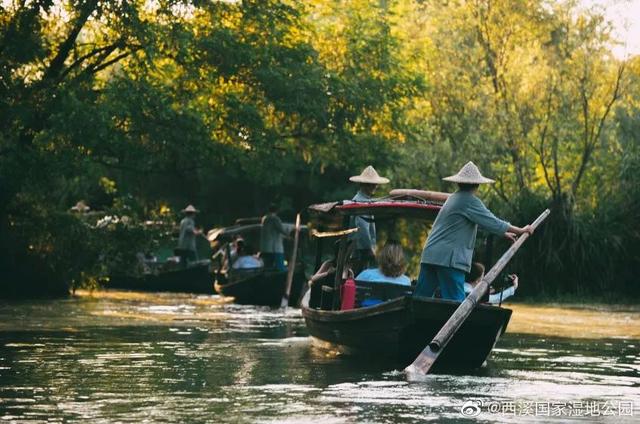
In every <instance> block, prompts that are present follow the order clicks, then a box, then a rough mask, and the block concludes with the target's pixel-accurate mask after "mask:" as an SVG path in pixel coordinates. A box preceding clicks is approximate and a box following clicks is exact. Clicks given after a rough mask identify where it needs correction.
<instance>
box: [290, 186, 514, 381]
mask: <svg viewBox="0 0 640 424" xmlns="http://www.w3.org/2000/svg"><path fill="white" fill-rule="evenodd" d="M441 206H442V200H441V199H437V200H433V199H425V198H424V197H422V196H413V195H409V196H407V195H406V193H403V195H402V196H395V197H392V198H384V199H379V200H373V201H368V202H352V201H344V202H335V203H325V204H320V205H312V206H310V208H309V209H310V210H311V212H312V213H315V214H317V216H318V218H319V220H320V221H321V222H323V223H324V224H325V225H328V226H329V227H330V228H329V229H330V230H333V232H331V233H329V232H326V233H324V234H326V235H327V236H337V237H338V238H340V239H342V240H343V242H341V244H340V245H341V247H340V250H342V249H347V251H348V246H349V243H350V242H348V241H347V234H348V232H349V231H348V229H347V230H343V231H335V225H342V223H344V222H347V218H348V217H349V216H354V215H374V216H375V218H376V219H380V220H394V219H396V218H407V217H411V218H414V219H420V220H423V221H433V220H434V219H435V217H436V215H437V213H438V211H439V210H440V208H441ZM331 226H333V228H331ZM316 234H317V235H318V236H319V237H322V234H323V233H316ZM319 240H321V238H319ZM336 262H337V261H336ZM318 265H319V264H316V267H318ZM336 268H338V271H337V272H339V273H340V274H339V275H342V270H341V269H340V265H339V264H338V266H337V267H336ZM334 276H335V275H334ZM334 282H335V279H334V277H331V278H330V279H329V281H325V282H322V281H320V282H319V283H320V284H321V285H322V286H323V287H322V290H320V289H319V288H318V287H317V286H316V287H314V288H313V289H312V290H310V291H308V292H307V293H306V294H305V296H304V298H303V300H302V304H301V308H302V315H303V317H304V319H305V322H306V325H307V328H308V331H309V334H310V335H311V336H312V338H313V342H314V343H315V344H316V345H318V346H320V347H324V348H330V349H332V350H336V351H338V352H342V353H345V354H352V355H363V356H366V357H369V358H377V357H380V358H388V359H391V360H392V361H390V363H389V366H390V368H396V367H399V368H400V369H402V368H404V367H405V366H407V365H409V364H410V363H411V362H412V361H413V360H414V359H415V358H416V356H417V355H418V354H419V353H420V352H421V351H422V349H424V348H425V346H427V344H428V343H429V342H430V341H431V340H432V338H433V336H434V335H435V334H436V333H437V332H438V331H439V330H440V328H442V326H443V325H444V324H445V322H446V321H447V320H448V318H449V317H450V316H451V314H453V312H454V311H455V310H456V308H457V307H458V306H459V305H460V303H459V302H454V301H450V300H442V299H435V298H423V297H412V295H411V294H412V292H413V287H408V286H400V285H395V284H387V283H364V282H358V281H356V298H357V299H358V300H359V301H362V300H363V299H366V298H371V297H373V298H375V299H379V300H380V301H381V303H378V304H375V305H373V306H366V307H357V308H356V309H351V310H336V309H338V307H339V306H338V305H339V303H340V302H338V301H336V300H335V299H333V296H334V293H336V296H339V289H340V287H335V285H334V284H335V283H334ZM343 282H344V281H342V280H339V281H338V284H339V285H341V284H342V283H343ZM323 296H325V297H328V299H321V297H323ZM510 317H511V310H509V309H506V308H502V307H498V306H491V305H488V304H481V305H478V306H477V307H476V308H475V310H474V311H473V312H472V313H471V315H470V316H469V318H468V319H467V320H466V321H465V322H464V324H463V325H462V327H461V328H460V330H459V331H458V332H457V333H456V335H455V336H454V338H453V339H452V340H451V342H450V343H449V344H448V345H447V346H446V347H445V349H444V351H443V352H442V354H441V355H440V357H439V358H438V360H437V362H436V365H435V366H436V368H437V369H456V370H463V369H473V368H478V367H480V366H482V364H483V363H484V362H485V360H486V359H487V357H488V356H489V354H490V353H491V350H492V349H493V346H494V345H495V343H496V342H497V340H498V339H499V337H500V336H501V335H502V334H503V333H504V332H505V330H506V328H507V325H508V323H509V319H510Z"/></svg>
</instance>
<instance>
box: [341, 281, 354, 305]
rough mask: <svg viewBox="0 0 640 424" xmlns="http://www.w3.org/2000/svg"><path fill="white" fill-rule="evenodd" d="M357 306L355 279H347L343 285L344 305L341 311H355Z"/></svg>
mask: <svg viewBox="0 0 640 424" xmlns="http://www.w3.org/2000/svg"><path fill="white" fill-rule="evenodd" d="M355 306H356V282H355V281H354V280H353V278H347V281H345V282H344V284H343V285H342V305H341V306H340V310H342V311H345V310H347V309H353V308H355Z"/></svg>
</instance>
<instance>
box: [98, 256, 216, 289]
mask: <svg viewBox="0 0 640 424" xmlns="http://www.w3.org/2000/svg"><path fill="white" fill-rule="evenodd" d="M162 265H164V264H159V265H158V266H155V267H153V269H152V270H150V271H148V272H144V273H141V274H140V275H112V276H111V277H109V281H108V282H107V283H106V284H105V287H107V288H113V289H124V290H138V291H149V292H176V293H198V294H214V288H213V275H212V274H211V272H210V269H209V266H210V261H209V260H208V259H206V260H202V261H197V262H194V263H192V264H189V265H188V266H187V267H186V268H182V267H180V266H179V265H177V264H171V265H175V266H173V267H171V266H167V267H166V268H165V269H162V268H163V267H162Z"/></svg>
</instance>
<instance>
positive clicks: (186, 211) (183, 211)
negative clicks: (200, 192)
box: [181, 208, 200, 213]
mask: <svg viewBox="0 0 640 424" xmlns="http://www.w3.org/2000/svg"><path fill="white" fill-rule="evenodd" d="M181 212H182V213H200V211H199V210H198V209H195V208H193V209H189V208H185V209H182V211H181Z"/></svg>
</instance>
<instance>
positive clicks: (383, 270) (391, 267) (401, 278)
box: [356, 242, 411, 307]
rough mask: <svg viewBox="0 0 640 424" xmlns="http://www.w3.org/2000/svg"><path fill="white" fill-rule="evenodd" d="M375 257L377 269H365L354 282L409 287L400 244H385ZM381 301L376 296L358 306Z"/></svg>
mask: <svg viewBox="0 0 640 424" xmlns="http://www.w3.org/2000/svg"><path fill="white" fill-rule="evenodd" d="M377 256H378V258H377V260H378V267H377V268H369V269H365V270H364V271H362V272H361V273H360V274H358V276H357V277H356V281H358V282H366V283H374V284H376V283H377V284H383V283H390V284H397V285H399V286H407V287H411V280H410V279H409V277H407V276H406V275H405V274H404V272H405V270H406V269H407V262H406V259H405V256H404V251H403V250H402V246H401V245H400V244H398V243H396V242H389V243H387V244H386V245H385V246H384V247H383V248H382V249H381V250H380V252H378V255H377ZM383 301H384V300H383V299H379V298H378V297H377V296H375V297H369V298H367V299H364V300H363V301H362V302H361V303H360V306H363V307H366V306H373V305H377V304H378V303H382V302H383Z"/></svg>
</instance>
